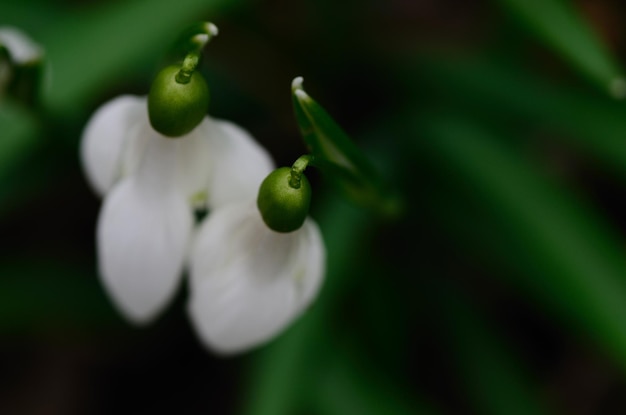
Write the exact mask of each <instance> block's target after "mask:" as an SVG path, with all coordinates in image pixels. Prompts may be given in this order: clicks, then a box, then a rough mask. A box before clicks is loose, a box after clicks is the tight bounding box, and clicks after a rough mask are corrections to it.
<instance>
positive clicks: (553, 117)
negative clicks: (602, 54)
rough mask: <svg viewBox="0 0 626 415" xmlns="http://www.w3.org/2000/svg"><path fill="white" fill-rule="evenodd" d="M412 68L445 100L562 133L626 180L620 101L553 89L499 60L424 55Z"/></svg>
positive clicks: (624, 127) (625, 121)
mask: <svg viewBox="0 0 626 415" xmlns="http://www.w3.org/2000/svg"><path fill="white" fill-rule="evenodd" d="M414 67H415V68H416V70H417V71H419V72H420V73H421V76H423V77H424V79H427V80H428V83H429V85H433V86H436V88H437V91H436V92H437V93H438V94H441V95H444V96H445V97H446V99H447V100H449V99H450V98H454V99H456V100H459V99H460V100H461V101H462V102H461V105H463V106H464V107H465V108H468V107H471V108H472V110H473V111H481V112H482V113H483V115H484V116H485V117H486V118H488V119H494V118H496V119H499V120H502V119H504V120H509V119H518V118H519V119H521V120H523V122H525V123H527V124H528V125H529V126H530V127H532V126H533V125H535V124H536V125H537V126H539V127H540V128H541V129H543V130H545V129H546V128H547V129H551V130H555V131H558V132H561V133H565V134H566V135H565V136H561V137H560V138H561V139H566V140H570V142H571V144H572V145H574V146H575V147H577V148H578V149H580V150H582V151H583V152H584V153H585V154H590V155H593V156H594V157H595V158H597V159H598V160H601V161H602V162H604V164H605V165H606V166H608V167H610V168H611V169H613V170H614V171H615V172H616V173H618V174H619V175H620V176H621V177H622V178H624V179H626V146H625V145H624V131H626V116H625V115H626V112H625V111H624V106H623V104H622V103H619V102H615V101H614V100H610V99H608V98H607V99H602V98H598V97H597V96H592V95H590V94H587V93H584V92H580V91H576V90H572V89H567V88H565V87H558V86H556V85H555V83H554V82H549V81H548V80H546V79H541V78H539V77H538V76H534V75H532V74H530V73H528V71H526V70H522V69H521V68H513V67H509V66H507V65H504V64H502V63H495V62H486V61H463V62H459V61H454V62H453V61H449V60H445V59H436V58H428V59H422V60H420V62H419V63H417V64H416V65H415V66H414ZM414 79H415V77H414ZM416 87H417V86H416ZM448 104H449V101H448ZM533 123H534V124H533Z"/></svg>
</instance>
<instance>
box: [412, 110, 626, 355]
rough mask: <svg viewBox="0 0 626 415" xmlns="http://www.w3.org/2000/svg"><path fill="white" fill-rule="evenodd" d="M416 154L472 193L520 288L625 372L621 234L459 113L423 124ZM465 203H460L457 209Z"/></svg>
mask: <svg viewBox="0 0 626 415" xmlns="http://www.w3.org/2000/svg"><path fill="white" fill-rule="evenodd" d="M418 130H419V131H420V133H421V134H425V136H426V137H427V138H426V139H424V140H421V141H419V142H417V143H416V144H418V148H417V151H423V152H425V154H428V155H429V156H430V157H432V158H433V164H434V165H436V166H438V168H439V169H440V173H441V174H446V175H448V176H449V178H450V179H453V180H456V181H458V182H459V184H460V185H462V186H464V187H467V188H468V189H471V193H472V194H473V196H474V197H473V199H474V200H473V202H475V203H477V204H479V205H480V206H481V207H482V209H483V212H484V215H485V216H486V217H487V218H490V219H491V222H492V225H493V226H494V227H495V228H496V229H497V230H498V231H499V232H501V233H503V234H504V235H506V237H507V238H506V239H507V240H509V241H510V242H511V245H510V246H508V247H506V248H505V249H508V250H509V251H511V254H510V257H511V258H515V260H516V261H517V267H518V268H520V269H521V270H522V271H523V272H521V273H520V277H521V280H520V281H519V283H521V284H522V285H523V286H524V287H525V288H527V289H529V290H531V291H532V292H533V293H534V295H535V296H536V297H537V298H539V299H540V300H541V301H542V302H543V303H544V304H545V305H546V306H547V309H548V310H549V311H552V312H556V313H557V314H559V315H561V317H563V318H564V320H565V321H566V322H567V323H569V324H571V325H574V326H581V327H584V328H585V330H586V331H587V332H588V333H589V334H590V335H591V336H593V337H595V338H596V340H597V341H598V342H599V343H600V344H601V345H602V346H604V348H606V349H607V350H608V351H610V352H611V353H612V354H613V356H614V357H615V358H616V359H617V360H618V361H619V362H620V363H621V364H622V365H623V366H624V367H626V326H624V325H623V324H622V322H623V321H626V281H625V279H624V276H625V275H626V260H625V258H624V247H623V246H622V243H621V242H620V240H619V238H618V237H617V235H615V233H614V232H612V231H611V230H610V228H608V226H607V225H606V224H605V223H603V221H602V220H601V219H600V218H599V217H598V216H597V215H595V214H594V212H593V211H592V210H591V209H589V208H588V207H585V206H583V205H582V203H581V202H580V201H578V200H576V199H575V198H573V197H572V196H571V195H568V194H567V193H566V192H565V191H564V190H563V189H561V188H559V187H557V186H556V185H554V184H552V183H550V180H549V179H548V178H547V177H545V176H544V175H542V174H541V173H540V169H538V168H537V167H536V166H533V164H532V163H531V162H530V161H529V160H527V159H525V158H524V157H523V156H522V155H520V154H517V153H514V152H512V151H511V150H510V149H508V148H507V146H506V145H505V144H504V143H503V142H499V141H498V140H497V139H496V138H494V137H492V136H491V135H490V134H489V133H488V132H487V131H484V130H483V129H482V128H480V127H478V126H476V125H474V124H472V123H471V122H467V121H464V120H462V119H459V118H458V117H455V116H448V117H443V116H438V117H437V116H433V117H428V118H427V119H421V121H420V123H419V127H418ZM466 203H467V202H466V201H465V200H464V199H463V198H459V200H458V205H457V209H460V210H463V209H465V204H466Z"/></svg>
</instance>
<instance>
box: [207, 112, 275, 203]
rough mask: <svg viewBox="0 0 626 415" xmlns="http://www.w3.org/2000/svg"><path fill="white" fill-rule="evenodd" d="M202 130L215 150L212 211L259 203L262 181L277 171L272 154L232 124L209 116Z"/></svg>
mask: <svg viewBox="0 0 626 415" xmlns="http://www.w3.org/2000/svg"><path fill="white" fill-rule="evenodd" d="M200 127H201V128H202V129H203V130H204V134H206V135H207V136H208V139H209V144H210V149H211V153H210V155H211V174H210V183H209V188H208V206H209V208H211V209H216V208H219V207H220V206H224V205H227V204H229V203H232V202H241V201H244V200H256V197H257V193H258V191H259V186H260V185H261V182H262V181H263V179H265V177H267V175H268V174H270V173H271V171H272V170H273V169H274V163H273V161H272V158H271V157H270V155H269V153H268V152H267V151H266V150H265V149H264V148H263V147H261V146H260V145H259V144H258V143H257V142H256V141H255V140H254V138H252V136H251V135H250V134H249V133H248V132H247V131H245V130H244V129H243V128H241V127H239V126H237V125H235V124H233V123H231V122H228V121H223V120H217V119H211V118H209V117H206V119H205V122H203V123H202V124H201V125H200Z"/></svg>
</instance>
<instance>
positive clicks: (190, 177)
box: [176, 117, 214, 197]
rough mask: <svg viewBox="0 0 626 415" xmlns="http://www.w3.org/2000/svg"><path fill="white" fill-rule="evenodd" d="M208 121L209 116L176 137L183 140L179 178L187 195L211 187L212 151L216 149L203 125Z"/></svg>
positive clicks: (192, 194)
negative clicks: (186, 132) (212, 146)
mask: <svg viewBox="0 0 626 415" xmlns="http://www.w3.org/2000/svg"><path fill="white" fill-rule="evenodd" d="M208 122H209V121H208V117H205V118H204V120H203V121H202V123H201V124H200V126H198V127H196V128H194V129H193V130H192V131H191V132H190V133H189V134H187V135H185V136H183V137H180V138H177V139H176V140H179V141H180V142H181V144H180V150H179V157H178V163H179V174H180V175H179V180H180V184H181V187H182V189H183V191H184V192H185V195H186V196H187V197H191V196H194V195H195V194H197V193H198V192H206V191H207V188H208V187H209V182H210V175H211V170H212V158H211V153H212V152H213V151H214V150H213V148H211V146H210V140H209V137H207V134H206V131H207V130H206V129H205V128H203V127H202V126H203V125H204V124H205V123H208Z"/></svg>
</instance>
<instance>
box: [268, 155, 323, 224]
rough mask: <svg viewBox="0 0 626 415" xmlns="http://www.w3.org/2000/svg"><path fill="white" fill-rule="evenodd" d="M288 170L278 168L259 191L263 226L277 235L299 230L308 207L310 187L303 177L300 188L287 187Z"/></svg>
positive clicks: (301, 177) (288, 185)
mask: <svg viewBox="0 0 626 415" xmlns="http://www.w3.org/2000/svg"><path fill="white" fill-rule="evenodd" d="M290 180H291V169H290V168H289V167H281V168H279V169H276V170H274V171H273V172H271V173H270V174H269V175H268V176H267V177H266V178H265V180H263V183H261V188H260V189H259V196H258V198H257V206H258V208H259V211H260V212H261V216H262V217H263V221H264V222H265V224H266V225H267V226H268V227H269V228H270V229H272V230H275V231H276V232H292V231H295V230H296V229H299V228H300V227H301V226H302V224H303V223H304V220H305V219H306V216H307V214H308V213H309V205H310V204H311V185H310V184H309V181H308V180H307V178H306V177H305V176H304V175H301V176H300V185H299V186H298V187H292V185H291V184H290Z"/></svg>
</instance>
